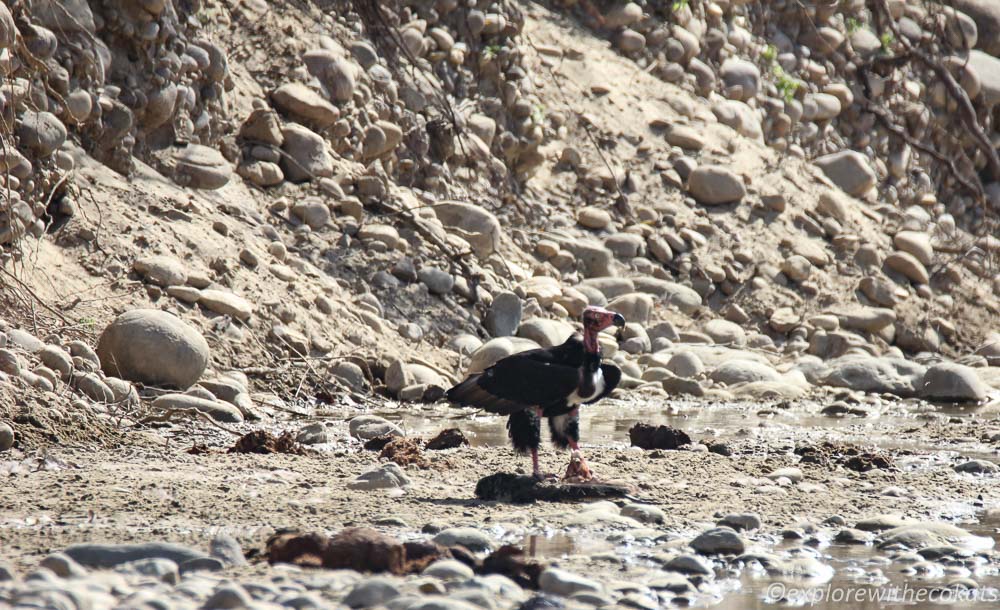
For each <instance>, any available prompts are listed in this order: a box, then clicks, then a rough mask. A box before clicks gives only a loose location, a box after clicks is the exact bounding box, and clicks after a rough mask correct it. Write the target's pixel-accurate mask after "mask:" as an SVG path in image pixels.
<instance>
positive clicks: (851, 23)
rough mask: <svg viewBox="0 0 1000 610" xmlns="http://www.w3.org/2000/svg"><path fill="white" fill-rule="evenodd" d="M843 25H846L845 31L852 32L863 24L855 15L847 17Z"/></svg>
mask: <svg viewBox="0 0 1000 610" xmlns="http://www.w3.org/2000/svg"><path fill="white" fill-rule="evenodd" d="M844 25H845V26H846V27H847V33H848V34H853V33H854V32H857V31H858V30H860V29H861V28H863V27H864V25H865V24H864V23H862V21H861V20H860V19H857V18H855V17H848V18H847V21H846V22H845V24H844Z"/></svg>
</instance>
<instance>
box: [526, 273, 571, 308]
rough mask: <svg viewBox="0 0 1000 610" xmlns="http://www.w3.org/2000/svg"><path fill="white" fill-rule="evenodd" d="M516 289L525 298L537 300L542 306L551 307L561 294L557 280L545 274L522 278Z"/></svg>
mask: <svg viewBox="0 0 1000 610" xmlns="http://www.w3.org/2000/svg"><path fill="white" fill-rule="evenodd" d="M517 291H518V292H519V293H520V292H523V293H524V295H525V297H526V298H529V299H530V298H533V299H535V300H537V301H538V303H539V304H540V305H541V306H542V307H551V306H552V304H553V303H555V302H556V299H558V298H559V297H561V296H562V286H561V285H560V284H559V280H557V279H556V278H554V277H549V276H547V275H536V276H534V277H530V278H528V279H526V280H524V281H523V282H521V283H520V284H518V286H517Z"/></svg>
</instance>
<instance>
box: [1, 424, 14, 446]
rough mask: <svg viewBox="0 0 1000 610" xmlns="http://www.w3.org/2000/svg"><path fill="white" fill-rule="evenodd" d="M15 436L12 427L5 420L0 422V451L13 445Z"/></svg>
mask: <svg viewBox="0 0 1000 610" xmlns="http://www.w3.org/2000/svg"><path fill="white" fill-rule="evenodd" d="M15 440H17V437H16V436H15V435H14V428H13V427H12V426H11V425H10V424H8V423H7V422H0V451H7V450H9V449H10V448H11V447H13V446H14V441H15Z"/></svg>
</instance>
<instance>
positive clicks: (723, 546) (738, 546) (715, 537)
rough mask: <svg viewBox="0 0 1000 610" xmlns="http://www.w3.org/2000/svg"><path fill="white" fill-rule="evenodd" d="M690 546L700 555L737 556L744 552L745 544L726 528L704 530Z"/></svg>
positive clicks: (732, 531) (733, 531) (731, 530)
mask: <svg viewBox="0 0 1000 610" xmlns="http://www.w3.org/2000/svg"><path fill="white" fill-rule="evenodd" d="M690 545H691V548H692V549H694V550H695V551H697V552H698V553H700V554H702V555H739V554H741V553H743V551H744V550H746V542H744V541H743V539H742V538H740V535H739V534H737V533H736V531H735V530H733V529H731V528H728V527H716V528H712V529H710V530H706V531H704V532H702V533H701V534H698V536H696V537H695V538H694V539H693V540H692V541H691V543H690Z"/></svg>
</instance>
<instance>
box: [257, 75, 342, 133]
mask: <svg viewBox="0 0 1000 610" xmlns="http://www.w3.org/2000/svg"><path fill="white" fill-rule="evenodd" d="M271 100H272V101H273V102H274V105H275V106H276V107H277V108H278V109H279V110H281V111H282V112H284V113H285V114H289V115H292V116H294V117H298V118H302V119H306V120H307V121H310V122H311V123H313V124H315V125H316V126H317V127H321V128H322V127H329V126H330V125H333V124H334V123H336V122H337V119H339V118H340V111H339V110H337V107H336V106H334V105H333V104H331V103H330V102H328V101H326V100H325V99H323V96H321V95H320V94H318V93H316V92H315V91H313V90H312V89H310V88H309V87H306V86H305V85H303V84H300V83H285V84H284V85H281V86H280V87H278V88H277V89H275V90H274V92H273V93H272V94H271Z"/></svg>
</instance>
